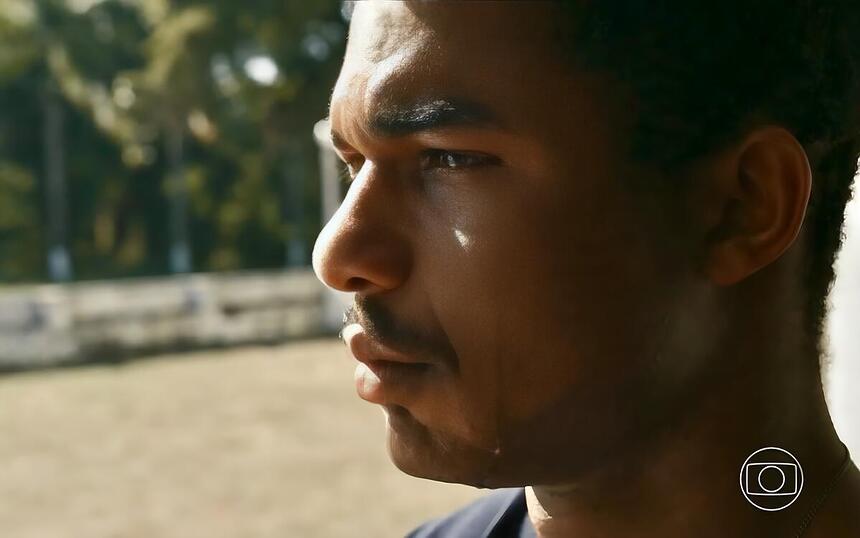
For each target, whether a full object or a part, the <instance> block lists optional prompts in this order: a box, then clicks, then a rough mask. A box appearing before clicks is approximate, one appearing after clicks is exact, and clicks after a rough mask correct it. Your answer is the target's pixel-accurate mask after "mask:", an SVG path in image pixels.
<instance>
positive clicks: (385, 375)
mask: <svg viewBox="0 0 860 538" xmlns="http://www.w3.org/2000/svg"><path fill="white" fill-rule="evenodd" d="M343 339H344V342H346V345H347V347H348V348H349V351H350V353H351V354H352V356H353V357H355V359H356V360H357V361H358V362H359V364H358V365H357V366H356V368H355V388H356V392H358V396H359V397H360V398H361V399H363V400H365V401H368V402H370V403H375V404H380V405H389V404H395V403H396V404H401V405H402V404H404V403H406V402H407V401H408V400H409V399H410V398H413V397H415V396H416V395H417V394H418V393H419V392H420V391H421V390H423V389H424V388H425V387H426V385H427V383H428V382H429V381H430V379H431V377H432V375H431V374H432V373H433V371H434V370H435V369H436V366H437V365H435V364H432V363H429V362H426V361H419V360H417V359H415V358H414V357H412V356H409V355H406V354H403V353H400V352H398V351H396V350H394V349H392V348H390V347H388V346H385V345H384V344H382V343H380V342H379V341H377V340H374V339H373V338H372V337H371V336H370V335H369V334H367V332H366V331H365V330H364V328H363V327H361V325H359V324H357V323H355V324H352V325H348V326H347V327H345V328H344V330H343Z"/></svg>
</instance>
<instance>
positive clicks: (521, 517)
mask: <svg viewBox="0 0 860 538" xmlns="http://www.w3.org/2000/svg"><path fill="white" fill-rule="evenodd" d="M536 537H537V534H536V533H535V529H534V527H533V526H532V523H531V521H529V516H528V511H527V509H526V492H525V489H523V488H503V489H497V490H495V491H493V493H490V494H489V495H486V496H484V497H481V498H480V499H478V500H476V501H474V502H472V503H471V504H468V505H466V506H464V507H463V508H461V509H459V510H457V511H456V512H454V513H452V514H449V515H447V516H444V517H441V518H437V519H433V520H430V521H428V522H427V523H424V524H423V525H421V526H420V527H418V528H417V529H415V530H413V531H412V532H410V533H409V534H408V535H406V538H536Z"/></svg>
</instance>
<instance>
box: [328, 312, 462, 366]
mask: <svg viewBox="0 0 860 538" xmlns="http://www.w3.org/2000/svg"><path fill="white" fill-rule="evenodd" d="M355 323H357V324H359V325H361V326H362V328H363V329H364V331H365V332H366V333H367V334H368V335H369V336H370V337H371V338H373V339H374V340H376V341H377V342H380V343H382V344H383V345H385V346H386V347H390V348H391V349H394V350H397V351H399V352H401V353H404V354H407V355H418V356H421V355H431V356H434V357H440V358H443V359H445V360H446V361H448V363H449V364H451V365H456V364H458V360H459V359H458V357H457V352H456V351H455V350H454V347H453V346H452V345H451V342H450V341H449V340H448V338H447V337H445V336H437V335H430V334H426V333H424V332H422V331H420V330H417V329H415V328H413V327H408V326H406V325H404V324H402V323H400V322H398V321H397V320H396V319H395V318H394V316H393V315H392V314H391V312H390V311H389V310H387V309H386V308H385V307H383V306H382V305H381V304H380V303H379V302H376V301H373V300H370V299H367V298H366V297H364V298H359V297H357V298H356V299H355V302H354V303H353V304H352V305H351V306H350V307H348V308H347V309H346V311H345V312H344V314H343V327H344V328H346V327H347V326H349V325H352V324H355ZM339 336H340V337H341V338H342V337H343V329H341V333H340V335H339Z"/></svg>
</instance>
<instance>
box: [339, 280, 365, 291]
mask: <svg viewBox="0 0 860 538" xmlns="http://www.w3.org/2000/svg"><path fill="white" fill-rule="evenodd" d="M367 284H368V282H367V280H365V279H363V278H361V277H358V276H354V277H352V278H348V279H347V280H346V282H345V286H344V287H345V288H346V289H347V290H349V291H361V290H362V289H363V288H364V287H366V286H367Z"/></svg>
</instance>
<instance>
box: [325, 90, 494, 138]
mask: <svg viewBox="0 0 860 538" xmlns="http://www.w3.org/2000/svg"><path fill="white" fill-rule="evenodd" d="M499 126H500V121H499V119H498V117H497V116H496V115H495V114H494V113H493V111H492V110H490V108H489V107H487V106H486V105H483V104H481V103H478V102H475V101H471V100H467V99H453V98H433V99H427V100H422V101H416V102H413V103H410V104H406V105H404V104H396V103H394V104H384V105H381V106H380V107H378V108H377V109H376V110H375V111H374V112H373V114H372V116H371V119H370V131H371V132H372V133H374V134H375V135H377V136H380V137H398V136H407V135H410V134H415V133H420V132H422V131H431V130H433V129H441V128H443V127H471V128H490V127H499ZM332 141H333V142H334V144H335V145H336V146H342V145H343V139H342V138H341V137H340V136H339V135H338V134H337V133H336V132H334V131H332Z"/></svg>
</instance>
